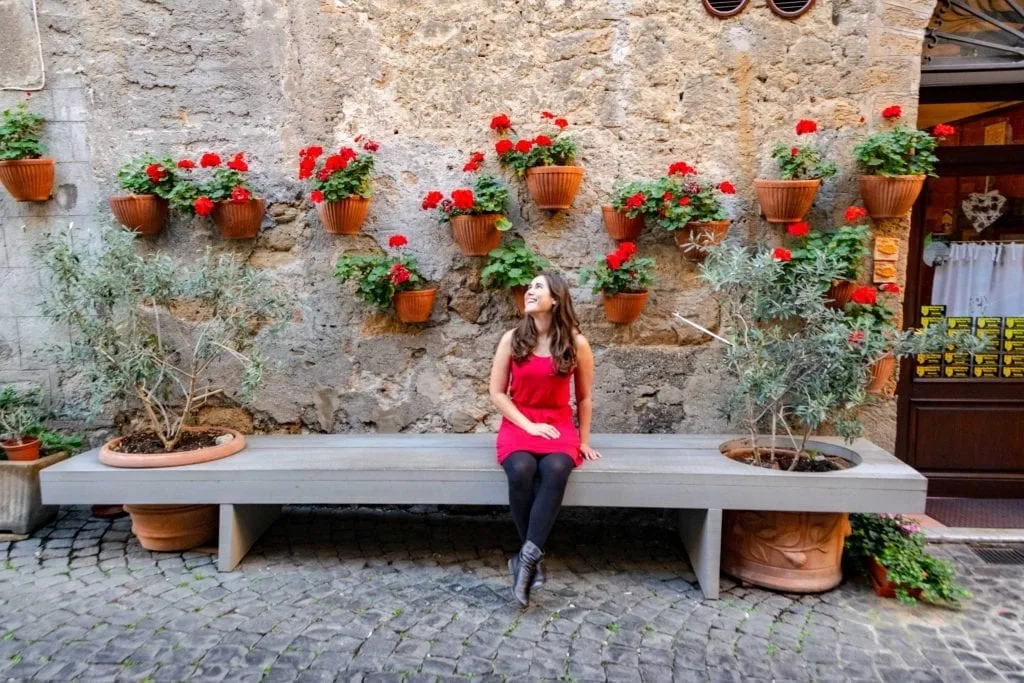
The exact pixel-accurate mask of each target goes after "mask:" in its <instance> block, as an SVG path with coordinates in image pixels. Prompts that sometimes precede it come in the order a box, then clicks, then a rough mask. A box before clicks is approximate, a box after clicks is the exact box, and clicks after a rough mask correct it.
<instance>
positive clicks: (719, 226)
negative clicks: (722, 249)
mask: <svg viewBox="0 0 1024 683" xmlns="http://www.w3.org/2000/svg"><path fill="white" fill-rule="evenodd" d="M730 223H731V221H729V220H721V221H699V222H697V221H691V222H689V223H687V224H686V225H685V226H684V227H683V228H682V229H680V230H676V231H674V232H673V235H674V237H675V240H676V245H677V246H678V247H679V249H680V250H681V251H682V252H683V256H685V257H686V258H688V259H690V260H691V261H694V262H698V263H699V262H701V261H703V260H704V258H705V257H706V256H707V252H706V251H705V250H704V247H711V246H716V245H719V244H721V243H722V241H723V240H724V239H725V235H726V234H727V233H728V232H729V225H730Z"/></svg>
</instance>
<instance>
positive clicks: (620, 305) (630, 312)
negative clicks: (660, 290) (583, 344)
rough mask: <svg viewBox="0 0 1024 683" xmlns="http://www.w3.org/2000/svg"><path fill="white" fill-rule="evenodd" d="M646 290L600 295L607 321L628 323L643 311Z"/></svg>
mask: <svg viewBox="0 0 1024 683" xmlns="http://www.w3.org/2000/svg"><path fill="white" fill-rule="evenodd" d="M647 297H648V293H647V292H619V293H618V294H604V295H602V303H603V304H604V315H605V318H607V319H608V322H610V323H615V324H616V325H629V324H631V323H633V322H634V321H635V320H636V319H637V318H639V317H640V314H641V313H643V312H644V307H645V306H646V305H647Z"/></svg>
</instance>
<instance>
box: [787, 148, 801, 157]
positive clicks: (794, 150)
mask: <svg viewBox="0 0 1024 683" xmlns="http://www.w3.org/2000/svg"><path fill="white" fill-rule="evenodd" d="M799 153H800V148H799V147H790V148H789V156H791V157H795V156H796V155H797V154H799Z"/></svg>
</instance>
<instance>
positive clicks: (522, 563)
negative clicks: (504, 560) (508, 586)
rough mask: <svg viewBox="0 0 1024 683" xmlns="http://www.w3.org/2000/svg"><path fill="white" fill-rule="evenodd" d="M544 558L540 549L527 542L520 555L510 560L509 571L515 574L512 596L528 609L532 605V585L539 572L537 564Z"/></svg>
mask: <svg viewBox="0 0 1024 683" xmlns="http://www.w3.org/2000/svg"><path fill="white" fill-rule="evenodd" d="M543 556H544V553H542V552H541V550H540V548H538V547H537V546H536V545H534V544H533V542H532V541H527V542H526V543H524V544H523V547H522V549H521V550H520V551H519V555H518V556H517V557H515V558H513V559H512V560H509V569H510V570H512V571H513V572H514V576H513V579H512V595H513V596H514V597H515V599H516V600H517V601H519V604H520V605H522V606H523V607H526V606H528V605H529V604H530V585H531V584H532V583H533V580H534V577H535V575H536V572H537V563H538V562H540V558H541V557H543Z"/></svg>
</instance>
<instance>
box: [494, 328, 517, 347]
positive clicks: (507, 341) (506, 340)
mask: <svg viewBox="0 0 1024 683" xmlns="http://www.w3.org/2000/svg"><path fill="white" fill-rule="evenodd" d="M515 333H516V331H515V328H513V329H511V330H509V331H507V332H506V333H505V334H503V335H501V341H499V342H498V346H506V347H507V346H511V345H512V335H513V334H515Z"/></svg>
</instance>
